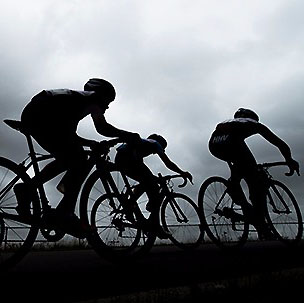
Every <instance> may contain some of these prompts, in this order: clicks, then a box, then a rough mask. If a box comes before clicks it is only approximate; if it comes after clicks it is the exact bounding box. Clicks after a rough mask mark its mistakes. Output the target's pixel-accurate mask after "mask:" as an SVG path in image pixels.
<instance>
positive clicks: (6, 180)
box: [0, 157, 40, 270]
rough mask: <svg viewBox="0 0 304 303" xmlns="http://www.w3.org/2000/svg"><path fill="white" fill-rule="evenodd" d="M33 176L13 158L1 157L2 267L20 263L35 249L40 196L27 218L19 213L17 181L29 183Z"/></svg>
mask: <svg viewBox="0 0 304 303" xmlns="http://www.w3.org/2000/svg"><path fill="white" fill-rule="evenodd" d="M29 180H30V178H29V176H28V175H27V174H26V173H25V172H24V171H23V170H22V169H20V167H19V166H18V165H17V164H16V163H15V162H13V161H11V160H9V159H6V158H3V157H0V270H5V269H8V268H9V267H12V266H14V265H15V264H17V263H18V262H19V261H21V259H22V258H23V257H24V256H25V255H26V254H27V253H28V251H29V250H30V249H31V248H32V246H33V244H34V242H35V240H36V237H37V234H38V232H39V226H38V224H37V223H38V219H39V217H40V205H39V202H38V200H37V199H38V197H34V199H33V201H32V204H31V214H32V218H31V219H28V220H27V221H26V220H24V219H22V218H21V217H20V216H19V215H18V213H17V212H16V206H17V200H16V196H15V194H14V191H13V187H14V185H15V184H17V183H19V182H24V183H27V182H29Z"/></svg>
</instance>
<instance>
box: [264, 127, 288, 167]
mask: <svg viewBox="0 0 304 303" xmlns="http://www.w3.org/2000/svg"><path fill="white" fill-rule="evenodd" d="M259 134H260V135H261V136H262V137H264V138H265V139H266V140H267V141H268V142H269V143H271V144H273V145H275V146H276V147H277V148H278V149H279V150H280V152H281V153H282V155H283V157H284V158H285V160H286V161H289V160H291V159H292V157H291V150H290V148H289V146H288V145H287V144H286V143H285V142H284V141H283V140H282V139H281V138H279V137H278V136H277V135H276V134H274V133H273V132H272V131H271V130H270V129H269V128H268V127H267V126H265V125H263V124H260V126H259Z"/></svg>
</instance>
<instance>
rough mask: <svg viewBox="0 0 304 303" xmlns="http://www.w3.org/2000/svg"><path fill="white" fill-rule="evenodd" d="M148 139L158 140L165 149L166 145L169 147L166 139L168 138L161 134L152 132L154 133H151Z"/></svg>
mask: <svg viewBox="0 0 304 303" xmlns="http://www.w3.org/2000/svg"><path fill="white" fill-rule="evenodd" d="M148 139H152V140H155V141H157V142H158V143H159V144H160V145H161V146H162V148H163V149H166V147H167V141H166V139H165V138H164V137H163V136H161V135H158V134H152V135H150V136H149V137H148Z"/></svg>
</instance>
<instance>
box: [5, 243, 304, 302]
mask: <svg viewBox="0 0 304 303" xmlns="http://www.w3.org/2000/svg"><path fill="white" fill-rule="evenodd" d="M302 268H303V269H304V242H301V243H300V245H299V246H297V247H295V248H288V247H286V246H284V245H283V244H281V243H279V242H252V243H247V244H246V245H245V246H244V247H243V248H242V249H240V250H239V251H235V252H225V251H222V250H220V249H219V248H217V247H216V246H215V245H213V244H202V245H201V246H200V247H199V249H197V250H195V251H191V252H189V251H183V250H180V249H178V248H176V247H175V246H156V247H154V248H153V249H152V251H151V252H150V253H149V254H148V255H147V256H146V257H144V258H142V259H140V260H138V261H137V262H135V263H128V264H113V263H111V262H109V261H107V260H105V259H103V258H101V257H100V256H98V255H97V254H96V253H95V252H94V251H92V250H62V251H41V252H38V251H33V252H30V253H29V254H28V255H27V256H26V257H25V258H24V259H23V260H22V261H21V262H20V263H19V264H18V265H17V266H15V267H14V268H12V269H11V270H10V271H9V272H5V273H2V274H1V281H0V282H1V284H0V285H1V286H0V288H1V290H2V295H4V297H6V299H5V300H4V301H3V302H17V301H19V300H20V299H22V300H26V302H38V301H39V302H171V301H172V302H176V303H178V302H190V301H189V300H192V302H201V301H202V298H204V299H207V298H209V297H210V298H209V299H210V300H211V301H210V302H212V303H213V302H217V300H218V302H223V301H226V300H225V298H226V299H227V296H228V294H229V295H232V299H233V300H234V302H244V299H245V297H246V296H247V298H246V300H245V301H246V303H248V302H260V303H262V302H264V301H263V300H264V299H265V302H267V300H268V302H279V300H280V299H282V302H287V301H288V300H290V298H292V297H293V296H296V295H299V294H301V296H303V295H304V293H303V294H302V289H303V292H304V270H302ZM244 290H246V291H244ZM179 292H180V293H179ZM287 294H288V299H287V298H285V296H287ZM208 296H209V297H208ZM257 296H258V297H257ZM269 296H271V298H272V299H273V300H270V301H269ZM152 297H153V298H152ZM132 298H133V299H132ZM134 298H136V299H134ZM114 299H115V300H114ZM255 299H256V301H254V300H255ZM134 300H135V301H134ZM170 300H171V301H170ZM238 300H239V301H238ZM205 302H208V300H206V301H205Z"/></svg>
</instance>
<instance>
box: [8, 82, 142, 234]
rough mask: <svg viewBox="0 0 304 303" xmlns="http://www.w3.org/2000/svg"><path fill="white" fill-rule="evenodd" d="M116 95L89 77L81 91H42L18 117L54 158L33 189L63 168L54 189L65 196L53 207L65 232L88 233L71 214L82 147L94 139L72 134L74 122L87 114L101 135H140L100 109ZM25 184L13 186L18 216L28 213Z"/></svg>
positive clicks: (82, 172) (82, 169) (82, 167)
mask: <svg viewBox="0 0 304 303" xmlns="http://www.w3.org/2000/svg"><path fill="white" fill-rule="evenodd" d="M115 97H116V92H115V89H114V87H113V85H112V84H111V83H109V82H108V81H106V80H103V79H98V78H93V79H90V80H89V81H88V82H87V83H86V84H85V85H84V90H82V91H75V90H71V89H54V90H43V91H41V92H40V93H38V94H37V95H35V96H34V97H33V98H32V99H31V101H30V102H29V103H28V104H27V105H26V106H25V108H24V109H23V112H22V115H21V122H22V124H23V126H24V127H25V128H26V130H27V132H28V133H29V134H30V135H31V136H32V137H33V138H34V139H35V140H36V141H37V143H38V144H39V145H40V146H41V147H42V148H44V149H45V150H46V151H48V152H49V153H50V154H51V155H53V156H54V157H55V159H56V161H54V162H51V163H49V164H48V165H46V166H45V167H44V168H43V169H42V171H41V173H40V175H39V178H33V179H32V184H31V186H32V188H36V187H37V185H38V184H41V183H42V184H43V183H45V182H47V181H49V180H51V179H53V178H54V177H56V176H57V175H59V174H60V173H62V172H64V171H66V173H65V175H64V177H63V179H62V181H61V182H60V184H59V185H58V187H57V188H58V189H59V190H60V191H61V192H62V193H64V196H63V198H62V200H61V201H60V202H59V204H58V206H57V208H56V217H57V219H58V224H59V227H60V228H62V229H63V230H64V231H65V232H67V233H71V234H74V235H75V233H76V234H77V235H76V236H77V237H78V236H79V233H82V232H83V231H84V232H86V231H90V226H84V224H83V223H82V222H81V221H80V219H79V218H78V217H77V216H76V215H75V213H74V211H75V206H76V202H77V196H78V194H79V190H80V187H81V184H82V183H83V181H84V179H85V177H86V175H87V173H88V165H87V156H86V153H85V150H84V148H83V146H90V147H93V146H94V145H95V143H97V142H95V141H92V140H88V139H85V138H82V137H80V136H79V135H78V134H77V127H78V123H79V122H80V121H81V120H82V119H83V118H85V117H86V116H88V115H91V118H92V120H93V122H94V126H95V129H96V131H97V132H98V133H99V134H100V135H103V136H106V137H117V138H120V139H121V140H122V141H123V142H128V141H129V140H131V141H136V140H139V139H140V137H139V135H138V134H137V133H132V132H128V131H125V130H121V129H118V128H116V127H114V126H113V125H111V124H109V123H108V122H107V121H106V119H105V117H104V114H105V111H106V110H107V109H108V108H109V104H110V103H111V102H112V101H114V99H115ZM25 187H26V186H25V184H22V183H20V184H17V185H16V186H15V188H14V190H15V193H16V196H17V200H18V206H17V211H18V213H19V214H20V215H21V216H28V215H30V203H31V198H30V189H28V188H25ZM78 232H79V233H78Z"/></svg>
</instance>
